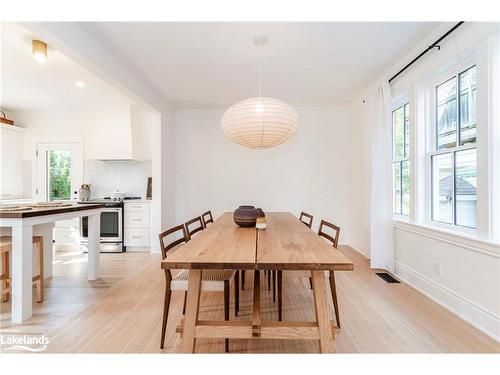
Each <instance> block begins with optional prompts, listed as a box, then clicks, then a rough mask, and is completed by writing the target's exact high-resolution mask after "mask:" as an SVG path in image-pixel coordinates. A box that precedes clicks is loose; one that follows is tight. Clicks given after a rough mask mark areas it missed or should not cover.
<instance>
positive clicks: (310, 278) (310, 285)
mask: <svg viewBox="0 0 500 375" xmlns="http://www.w3.org/2000/svg"><path fill="white" fill-rule="evenodd" d="M309 288H311V289H312V288H313V280H312V277H311V276H309Z"/></svg>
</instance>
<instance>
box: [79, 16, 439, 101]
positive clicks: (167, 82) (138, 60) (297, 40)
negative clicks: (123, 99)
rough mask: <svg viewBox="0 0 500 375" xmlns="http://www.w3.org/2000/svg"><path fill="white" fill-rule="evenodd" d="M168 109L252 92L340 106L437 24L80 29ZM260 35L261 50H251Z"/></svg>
mask: <svg viewBox="0 0 500 375" xmlns="http://www.w3.org/2000/svg"><path fill="white" fill-rule="evenodd" d="M81 25H82V26H83V27H84V28H85V29H86V30H87V31H88V32H89V33H90V34H92V35H94V36H95V37H96V38H97V39H98V40H99V41H100V42H101V43H103V45H104V46H105V47H106V48H108V49H110V50H111V51H113V52H114V53H115V54H116V55H117V56H118V57H120V58H121V59H122V60H124V62H125V63H127V64H128V65H129V67H131V68H132V69H134V70H135V71H136V72H137V74H138V75H139V76H140V78H141V79H143V80H145V81H146V82H147V83H148V84H150V85H152V86H155V87H156V89H158V90H159V91H160V92H162V93H163V94H164V96H165V98H166V99H167V100H169V101H170V102H171V104H173V105H174V106H181V107H198V106H200V107H220V106H227V105H230V104H232V103H234V102H236V101H238V100H242V99H244V98H248V97H251V96H254V95H257V94H258V60H259V55H260V56H261V59H262V80H263V82H262V90H263V92H262V94H263V95H264V96H273V97H277V98H279V99H282V100H285V101H287V102H289V103H290V104H292V105H297V106H298V105H302V106H320V105H331V104H337V103H345V102H347V101H348V100H350V99H352V98H353V97H354V95H355V94H357V93H358V92H359V90H361V89H363V88H364V87H365V86H366V85H367V84H369V83H371V81H373V80H374V79H376V78H377V77H378V76H379V75H380V74H381V73H382V72H383V71H384V69H385V68H387V67H388V66H389V65H390V64H391V63H394V62H395V61H396V60H397V59H398V58H399V57H401V56H402V55H403V54H404V53H405V52H407V51H408V50H410V49H411V48H412V47H413V46H414V45H415V43H416V42H418V41H419V40H420V39H422V38H423V37H424V36H425V35H427V34H428V33H429V32H430V31H431V30H432V29H433V28H435V27H437V26H438V23H430V22H408V23H404V22H380V23H370V22H358V23H356V22H330V23H256V22H255V23H222V22H212V23H175V22H161V23H144V22H136V23H130V22H98V23H82V24H81ZM259 34H267V35H268V37H269V43H268V45H267V46H265V47H264V48H257V47H255V46H254V44H253V38H254V36H255V35H259Z"/></svg>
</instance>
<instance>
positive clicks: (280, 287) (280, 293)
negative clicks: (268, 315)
mask: <svg viewBox="0 0 500 375" xmlns="http://www.w3.org/2000/svg"><path fill="white" fill-rule="evenodd" d="M278 320H279V321H280V322H281V321H282V320H283V271H281V270H278Z"/></svg>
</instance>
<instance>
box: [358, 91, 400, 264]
mask: <svg viewBox="0 0 500 375" xmlns="http://www.w3.org/2000/svg"><path fill="white" fill-rule="evenodd" d="M391 115H392V113H391V89H390V86H389V82H387V81H384V82H381V83H379V84H377V85H375V86H374V87H373V88H372V89H371V90H370V91H369V92H368V94H367V96H366V102H365V126H366V129H369V131H368V134H369V135H370V145H371V149H370V153H369V156H370V158H371V161H370V164H371V184H370V266H371V268H381V269H384V270H387V271H389V272H393V271H394V248H393V228H392V216H393V215H392V164H391V162H392V121H391Z"/></svg>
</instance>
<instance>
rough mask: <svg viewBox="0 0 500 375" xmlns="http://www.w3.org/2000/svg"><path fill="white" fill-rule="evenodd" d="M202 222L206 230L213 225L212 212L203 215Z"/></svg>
mask: <svg viewBox="0 0 500 375" xmlns="http://www.w3.org/2000/svg"><path fill="white" fill-rule="evenodd" d="M201 220H202V221H203V226H204V227H205V228H206V227H207V224H210V223H213V222H214V218H213V217H212V211H207V212H204V213H202V214H201Z"/></svg>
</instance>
